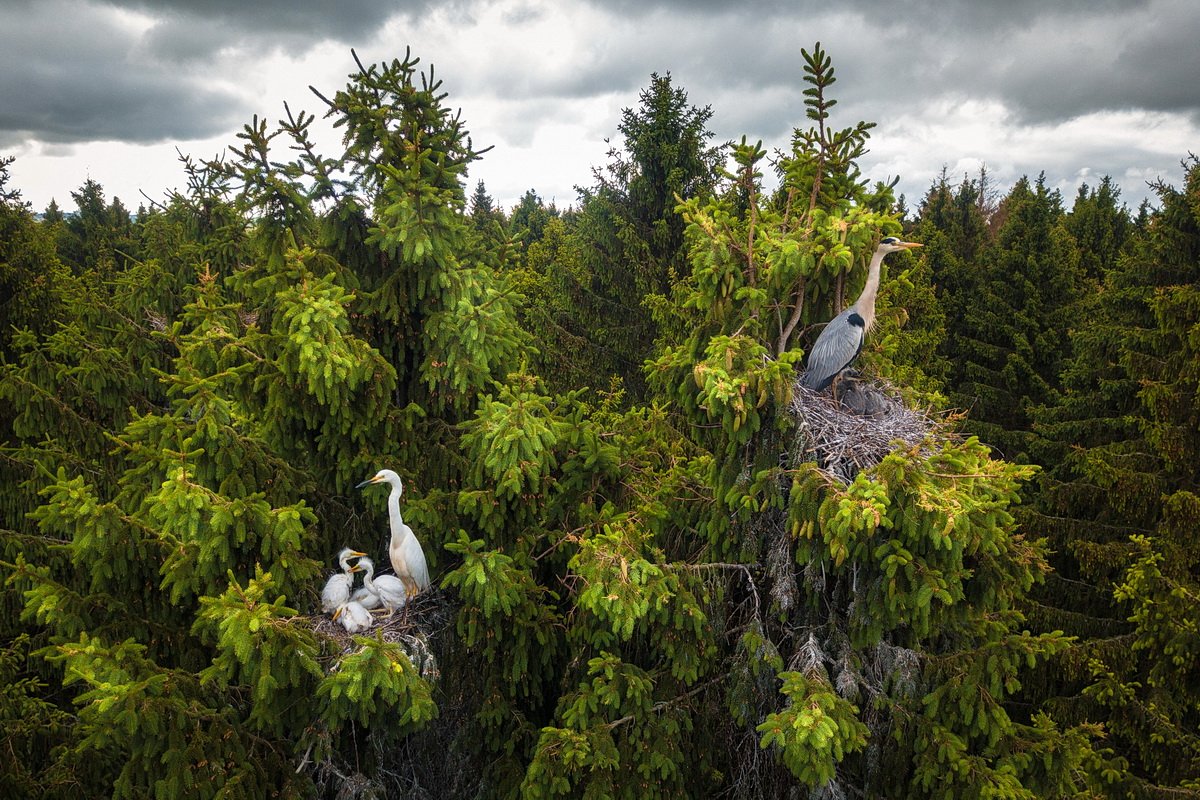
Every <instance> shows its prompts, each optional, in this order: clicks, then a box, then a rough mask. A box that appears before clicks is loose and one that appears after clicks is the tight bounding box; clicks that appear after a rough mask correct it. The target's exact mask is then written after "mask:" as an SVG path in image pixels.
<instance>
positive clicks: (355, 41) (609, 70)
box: [0, 0, 1200, 210]
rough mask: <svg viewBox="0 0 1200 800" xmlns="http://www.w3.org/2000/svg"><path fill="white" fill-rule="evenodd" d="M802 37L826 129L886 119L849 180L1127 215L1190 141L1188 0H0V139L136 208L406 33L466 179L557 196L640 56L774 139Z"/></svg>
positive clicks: (400, 50) (17, 183)
mask: <svg viewBox="0 0 1200 800" xmlns="http://www.w3.org/2000/svg"><path fill="white" fill-rule="evenodd" d="M834 8H836V9H837V10H831V9H834ZM817 41H820V42H821V43H822V45H823V46H824V48H825V49H826V51H827V52H828V54H829V55H830V57H831V58H832V59H833V66H834V69H835V70H836V74H837V77H838V81H837V83H836V85H835V86H834V87H833V96H834V97H835V98H837V99H838V100H839V104H838V106H837V107H836V108H835V109H834V118H833V123H834V124H835V125H837V126H838V127H848V126H850V125H852V124H853V123H855V122H857V121H858V120H860V119H861V120H867V121H873V122H876V123H878V127H876V128H875V129H874V130H873V131H872V138H871V142H870V153H868V154H867V156H866V157H865V158H864V159H863V160H862V161H861V162H860V163H861V166H862V167H863V172H864V174H865V175H866V176H868V177H869V178H872V179H887V178H890V177H893V176H899V178H900V185H899V189H900V190H901V191H903V192H904V193H905V194H906V195H907V197H908V201H909V205H910V206H915V205H916V204H917V203H918V202H919V200H920V198H921V196H922V195H924V193H925V191H926V190H927V189H928V188H929V186H930V183H931V182H932V181H933V180H934V179H935V178H936V176H937V175H938V174H939V173H940V172H941V171H942V170H943V169H946V170H947V171H948V172H949V174H950V175H951V177H952V178H954V179H955V180H956V181H957V180H958V179H959V178H961V176H963V175H964V174H970V175H975V174H977V173H978V170H979V167H980V166H981V165H986V167H987V169H988V171H989V173H990V174H991V176H992V177H993V178H994V179H995V180H996V182H997V184H998V186H999V187H1000V188H1001V189H1006V188H1007V187H1008V186H1011V184H1012V182H1013V181H1014V180H1016V179H1017V178H1019V177H1020V176H1021V175H1029V176H1031V177H1034V176H1036V175H1037V174H1038V173H1040V172H1045V174H1046V179H1047V182H1048V183H1049V184H1050V185H1051V186H1053V187H1056V188H1059V189H1060V190H1062V192H1063V197H1064V201H1065V202H1066V203H1067V204H1068V205H1069V204H1070V202H1071V200H1072V199H1073V197H1074V195H1075V192H1076V191H1077V188H1078V186H1079V185H1080V184H1081V183H1088V184H1089V185H1092V186H1095V185H1096V184H1097V183H1098V182H1099V180H1100V178H1101V177H1102V176H1104V175H1110V176H1112V177H1113V179H1114V180H1115V181H1116V182H1117V184H1118V185H1119V186H1120V187H1121V190H1122V199H1123V200H1125V201H1126V202H1127V203H1128V204H1129V205H1130V206H1131V207H1134V206H1136V205H1137V203H1138V202H1139V201H1140V200H1141V199H1142V198H1143V197H1146V196H1147V195H1148V194H1150V192H1149V190H1148V189H1147V187H1146V181H1148V180H1151V181H1152V180H1155V179H1159V178H1161V179H1165V180H1166V181H1167V182H1169V183H1175V184H1178V183H1179V182H1180V180H1181V178H1182V169H1181V167H1180V160H1181V159H1183V158H1185V157H1186V156H1187V155H1188V153H1189V151H1192V152H1200V12H1198V11H1197V8H1196V3H1195V0H995V2H992V1H990V0H988V1H987V2H985V0H942V2H934V0H893V1H892V2H883V0H849V1H848V2H841V3H832V2H828V0H822V1H821V2H816V0H812V1H811V2H810V1H809V0H795V1H794V2H773V1H772V0H758V1H757V2H745V3H741V4H737V3H732V2H715V1H714V0H591V1H584V0H566V1H562V2H559V1H556V0H491V1H489V0H443V1H442V2H437V3H434V2H427V0H338V1H337V2H327V0H157V1H152V0H91V1H89V0H0V155H15V156H16V159H17V160H16V162H15V163H14V164H13V166H12V167H11V170H10V172H11V174H12V180H11V183H10V188H11V187H15V188H17V189H20V190H21V191H22V193H23V197H24V199H25V200H28V201H29V202H31V203H32V204H33V207H34V208H35V209H36V210H41V209H43V208H44V207H45V206H46V204H47V203H48V202H49V201H50V199H51V198H52V197H53V198H56V199H57V200H58V202H59V204H60V205H61V206H63V207H64V208H66V209H70V208H73V207H74V204H73V203H72V202H71V197H70V193H71V191H73V190H77V189H78V188H79V186H80V185H81V184H82V183H83V182H84V180H85V179H87V178H89V177H90V178H92V179H93V180H96V181H98V182H99V183H100V184H101V185H102V186H103V187H104V189H105V192H106V195H107V196H108V197H109V198H111V197H113V196H114V195H115V196H118V197H120V198H121V199H122V201H123V202H124V203H125V204H126V206H128V207H130V208H132V209H136V208H137V206H138V205H139V204H140V203H141V202H143V197H142V196H141V193H142V192H144V193H145V194H147V195H149V196H150V197H152V198H154V199H161V198H162V197H163V196H164V195H165V194H166V193H167V192H168V191H169V190H171V189H173V188H176V187H182V184H183V175H182V171H181V169H180V167H179V162H178V156H177V150H178V151H182V152H183V153H185V154H190V155H192V156H195V157H197V158H209V157H213V156H216V155H218V154H220V153H221V152H222V151H223V150H224V149H225V148H226V147H227V146H228V145H230V144H233V143H234V142H235V138H234V137H235V134H236V132H237V131H238V130H239V129H240V128H241V126H242V125H243V124H244V123H246V122H248V121H249V120H250V119H251V117H252V115H254V114H259V115H260V116H264V115H265V116H267V117H268V118H270V119H272V120H275V119H277V118H278V117H279V116H280V115H281V114H282V113H283V103H284V102H285V101H287V102H288V103H289V105H290V106H291V108H292V109H293V110H297V109H306V110H309V111H313V112H316V113H317V114H318V115H320V113H321V112H322V111H323V108H322V106H321V104H320V102H319V101H318V100H316V98H315V97H313V95H312V94H311V93H310V92H309V90H308V88H307V87H308V85H309V84H312V85H313V86H315V87H317V88H318V89H320V90H322V92H323V93H325V94H327V95H331V94H332V93H333V92H335V91H337V90H338V89H339V88H341V87H343V86H344V85H345V83H346V77H347V75H348V74H349V73H350V72H352V71H353V69H354V61H353V58H352V56H351V53H350V49H351V48H354V49H355V50H356V51H357V53H358V54H359V57H360V58H362V60H363V61H364V62H366V63H369V62H375V61H384V60H390V59H392V58H395V57H402V56H403V55H404V51H405V47H406V46H411V48H412V51H413V53H414V55H417V56H419V57H420V58H421V60H422V63H423V65H425V66H428V65H429V64H433V66H434V67H435V68H436V72H437V75H438V77H439V78H441V79H442V80H443V81H444V85H443V89H444V90H445V91H447V92H449V97H448V98H447V100H446V102H447V103H448V104H449V105H450V106H451V107H452V108H455V109H461V112H462V117H463V119H464V121H465V124H466V127H467V129H468V130H469V131H470V133H471V136H472V139H473V141H474V144H475V146H476V148H482V147H487V146H493V147H494V149H493V150H491V151H490V152H489V153H487V154H486V155H485V156H484V158H483V160H482V161H479V162H476V163H475V164H474V165H472V171H471V174H470V176H469V179H468V185H467V190H468V192H470V191H471V190H473V188H474V185H475V181H476V180H478V179H483V180H484V182H485V184H486V186H487V189H488V191H489V193H490V194H491V195H492V196H493V197H494V198H495V199H496V200H497V201H498V202H499V203H500V205H501V206H502V207H505V208H509V207H511V206H512V205H513V204H515V203H516V202H517V201H518V199H519V198H520V196H521V195H522V194H524V193H525V191H526V190H527V189H533V190H535V191H536V192H537V193H538V194H539V195H540V196H541V197H542V198H543V199H544V200H546V201H547V202H549V201H555V202H556V203H557V204H558V205H559V206H560V207H564V206H568V205H571V204H573V203H574V202H575V200H576V192H575V188H574V187H576V186H578V185H586V184H589V183H590V182H591V170H592V168H593V167H595V166H599V165H602V164H603V163H604V161H605V155H604V154H605V152H606V150H607V145H606V144H605V141H604V140H605V138H606V137H611V138H614V140H619V138H618V133H617V124H618V122H619V120H620V113H621V110H622V109H623V108H631V107H632V108H636V107H637V106H638V104H639V101H638V94H639V92H640V91H641V90H642V89H644V88H646V87H647V86H648V85H649V83H650V76H651V73H655V72H657V73H659V74H664V73H668V72H669V73H670V74H671V76H672V80H673V84H674V85H675V86H676V87H679V88H682V89H684V90H685V91H686V92H687V93H688V98H689V101H690V103H691V104H692V105H694V106H701V107H702V106H711V108H712V111H713V117H712V119H711V122H710V128H711V130H712V131H713V133H714V134H715V137H714V140H715V141H716V142H721V141H725V140H728V139H738V138H740V137H741V136H742V135H746V136H748V137H749V138H750V139H751V140H754V139H762V140H763V141H764V143H765V145H766V146H767V147H768V148H774V147H781V146H785V145H786V144H787V142H788V141H789V138H790V135H791V132H792V130H793V128H795V127H797V126H799V127H804V128H807V127H808V122H807V120H806V119H805V118H804V106H803V96H802V94H801V93H802V91H803V89H804V88H805V84H804V83H803V81H802V63H803V62H802V60H801V57H800V49H801V48H802V47H804V48H811V47H812V45H813V43H814V42H817ZM329 142H330V146H329V147H328V149H327V152H328V153H330V154H332V152H333V150H334V147H333V143H334V140H333V139H332V138H331V139H329Z"/></svg>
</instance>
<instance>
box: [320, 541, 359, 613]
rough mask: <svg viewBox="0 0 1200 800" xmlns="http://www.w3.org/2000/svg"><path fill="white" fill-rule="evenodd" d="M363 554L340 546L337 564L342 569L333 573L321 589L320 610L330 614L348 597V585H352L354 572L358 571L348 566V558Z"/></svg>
mask: <svg viewBox="0 0 1200 800" xmlns="http://www.w3.org/2000/svg"><path fill="white" fill-rule="evenodd" d="M365 555H366V553H360V552H358V551H357V550H351V549H350V548H349V547H345V548H342V551H341V552H340V553H338V564H340V565H341V567H342V571H341V572H336V573H334V574H333V577H331V578H330V579H329V580H328V581H326V582H325V588H324V589H322V590H321V610H322V611H324V612H325V613H326V614H332V613H333V612H334V611H335V610H336V609H337V607H338V606H340V605H341V604H342V603H345V602H347V601H348V600H349V599H350V587H352V586H353V585H354V573H355V572H357V571H358V570H357V569H355V568H354V567H351V566H350V559H352V558H361V557H362V556H365Z"/></svg>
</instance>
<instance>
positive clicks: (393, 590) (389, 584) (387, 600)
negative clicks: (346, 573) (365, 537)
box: [358, 557, 408, 617]
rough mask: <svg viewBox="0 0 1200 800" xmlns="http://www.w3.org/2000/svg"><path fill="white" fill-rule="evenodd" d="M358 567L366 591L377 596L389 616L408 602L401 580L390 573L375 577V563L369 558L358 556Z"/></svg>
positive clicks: (406, 592)
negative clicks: (361, 573) (361, 572)
mask: <svg viewBox="0 0 1200 800" xmlns="http://www.w3.org/2000/svg"><path fill="white" fill-rule="evenodd" d="M358 568H359V569H361V570H362V571H363V583H364V584H366V588H367V591H368V592H371V593H372V594H374V595H375V596H376V597H378V598H379V602H380V604H381V605H382V606H383V607H384V608H386V609H387V612H388V616H389V617H390V616H391V615H392V614H394V613H395V612H396V609H398V608H404V604H405V603H407V602H408V591H407V589H406V587H405V584H404V582H403V581H402V580H400V579H399V578H396V577H394V576H392V575H380V576H379V577H378V578H376V577H375V563H374V562H373V561H371V559H369V558H365V557H364V558H360V559H359V560H358Z"/></svg>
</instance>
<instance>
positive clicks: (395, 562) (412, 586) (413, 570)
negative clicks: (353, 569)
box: [356, 469, 429, 597]
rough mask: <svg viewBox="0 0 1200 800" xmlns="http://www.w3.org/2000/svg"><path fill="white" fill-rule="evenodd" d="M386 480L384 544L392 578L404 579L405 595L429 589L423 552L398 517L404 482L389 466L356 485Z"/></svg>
mask: <svg viewBox="0 0 1200 800" xmlns="http://www.w3.org/2000/svg"><path fill="white" fill-rule="evenodd" d="M379 483H386V484H389V485H390V486H391V487H392V491H391V493H390V494H389V495H388V526H389V527H390V528H391V531H392V539H391V542H389V543H388V558H389V559H390V560H391V562H392V569H393V570H395V572H396V577H398V578H399V579H400V580H402V581H404V587H405V591H406V592H408V596H409V597H413V596H414V595H416V594H417V593H419V592H422V591H424V590H425V589H428V588H429V565H428V564H427V563H426V562H425V551H424V550H422V549H421V543H420V542H419V541H417V537H416V535H415V534H414V533H413V532H412V528H410V527H408V526H407V525H405V524H404V519H403V517H401V516H400V495H401V494H403V493H404V484H403V483H402V482H401V480H400V476H399V475H397V474H396V473H395V472H392V471H391V470H390V469H381V470H379V472H377V473H375V475H374V476H373V477H371V478H368V479H367V480H365V481H363V482H362V483H360V484H358V486H357V487H356V488H358V489H361V488H363V487H364V486H372V485H375V484H379Z"/></svg>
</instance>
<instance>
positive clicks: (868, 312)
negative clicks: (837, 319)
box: [854, 250, 887, 330]
mask: <svg viewBox="0 0 1200 800" xmlns="http://www.w3.org/2000/svg"><path fill="white" fill-rule="evenodd" d="M885 255H887V253H885V252H884V251H882V250H876V251H875V254H874V255H872V256H871V263H870V265H869V266H868V267H867V284H866V286H864V287H863V290H862V294H860V295H859V296H858V299H857V300H855V301H854V310H855V311H857V312H858V315H859V316H860V317H862V318H863V327H864V328H866V330H870V329H871V326H872V325H873V324H874V323H875V295H877V294H878V293H879V268H880V267H881V266H883V257H884V256H885Z"/></svg>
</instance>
